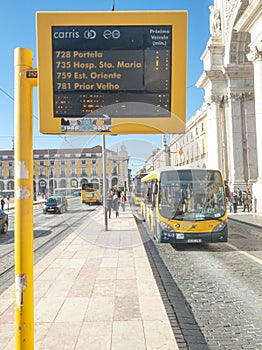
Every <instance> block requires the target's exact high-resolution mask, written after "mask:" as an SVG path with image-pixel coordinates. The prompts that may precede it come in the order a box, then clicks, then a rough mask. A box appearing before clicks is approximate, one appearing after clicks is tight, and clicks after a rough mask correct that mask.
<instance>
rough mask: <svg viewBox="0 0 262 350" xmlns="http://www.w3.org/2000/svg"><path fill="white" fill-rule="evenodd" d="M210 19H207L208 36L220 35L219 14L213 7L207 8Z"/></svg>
mask: <svg viewBox="0 0 262 350" xmlns="http://www.w3.org/2000/svg"><path fill="white" fill-rule="evenodd" d="M209 10H210V17H209V26H210V34H211V35H212V36H219V35H221V19H220V12H219V10H218V9H216V10H215V9H214V6H213V5H212V6H209Z"/></svg>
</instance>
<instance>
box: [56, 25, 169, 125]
mask: <svg viewBox="0 0 262 350" xmlns="http://www.w3.org/2000/svg"><path fill="white" fill-rule="evenodd" d="M171 47H172V27H171V26H169V25H163V26H162V25H157V26H155V25H154V26H142V25H141V26H52V75H53V84H52V85H53V106H54V107H53V108H54V117H55V118H61V131H62V132H63V131H66V132H70V131H71V132H81V131H106V132H110V131H111V126H112V118H147V117H148V118H167V117H168V118H169V117H170V115H171V74H172V72H171V67H172V62H171V57H172V52H171Z"/></svg>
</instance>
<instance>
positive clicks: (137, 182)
mask: <svg viewBox="0 0 262 350" xmlns="http://www.w3.org/2000/svg"><path fill="white" fill-rule="evenodd" d="M147 174H148V173H146V172H143V171H142V172H138V173H136V175H135V176H134V177H133V199H134V203H135V205H136V206H139V205H140V202H141V195H142V192H141V180H142V179H143V177H144V176H146V175H147Z"/></svg>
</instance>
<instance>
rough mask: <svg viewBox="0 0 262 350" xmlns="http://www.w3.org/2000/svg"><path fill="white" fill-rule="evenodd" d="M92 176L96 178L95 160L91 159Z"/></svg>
mask: <svg viewBox="0 0 262 350" xmlns="http://www.w3.org/2000/svg"><path fill="white" fill-rule="evenodd" d="M92 176H96V160H95V159H92Z"/></svg>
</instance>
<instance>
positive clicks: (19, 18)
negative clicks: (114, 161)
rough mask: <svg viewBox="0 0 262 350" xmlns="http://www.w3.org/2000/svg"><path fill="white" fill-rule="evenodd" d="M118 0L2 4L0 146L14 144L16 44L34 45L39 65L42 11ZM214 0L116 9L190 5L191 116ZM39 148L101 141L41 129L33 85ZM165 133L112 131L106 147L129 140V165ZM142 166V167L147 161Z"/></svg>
mask: <svg viewBox="0 0 262 350" xmlns="http://www.w3.org/2000/svg"><path fill="white" fill-rule="evenodd" d="M113 1H114V0H95V1H91V0H74V1H72V0H71V1H69V0H23V1H21V0H9V1H1V5H0V33H1V35H0V43H1V46H0V47H1V66H0V150H11V149H12V147H13V137H14V49H15V48H18V47H23V48H28V49H30V50H32V51H33V57H34V61H33V65H34V68H37V55H36V46H37V43H36V21H35V14H36V12H38V11H69V12H70V11H111V10H112V5H113ZM212 4H213V1H212V0H161V1H160V0H130V1H128V0H115V11H147V10H156V11H157V10H186V11H188V53H187V55H188V59H187V89H186V90H187V91H186V93H187V97H186V98H187V104H186V109H187V113H186V118H187V120H188V119H190V117H191V116H192V115H194V113H195V112H196V111H197V110H198V109H199V108H200V107H201V105H202V104H203V101H204V91H203V89H199V88H197V87H196V86H195V83H196V82H197V80H198V79H199V77H200V76H201V74H202V72H203V62H202V61H201V59H200V58H201V56H202V54H203V52H204V50H205V47H206V44H207V41H208V39H209V36H210V33H209V6H210V5H212ZM33 94H34V103H33V104H34V105H33V147H34V149H43V148H44V149H47V148H72V147H80V148H83V147H93V146H95V145H101V142H102V141H101V140H102V137H101V135H94V136H93V135H85V136H80V135H71V136H66V137H65V136H63V135H57V136H54V135H44V134H41V133H40V132H39V130H38V106H37V88H34V93H33ZM161 139H162V135H118V136H114V137H113V136H107V137H106V147H108V148H111V149H114V150H117V149H119V148H120V147H121V145H122V144H123V143H124V144H125V145H126V146H127V148H128V152H129V155H130V157H131V162H130V166H131V167H132V166H133V167H139V166H140V165H142V166H143V164H144V161H145V159H146V158H147V157H148V156H149V155H150V152H151V151H152V150H153V149H154V148H157V147H159V148H161ZM142 166H141V167H142Z"/></svg>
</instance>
